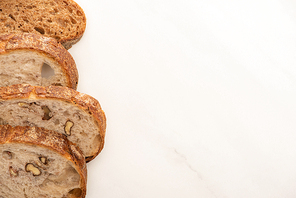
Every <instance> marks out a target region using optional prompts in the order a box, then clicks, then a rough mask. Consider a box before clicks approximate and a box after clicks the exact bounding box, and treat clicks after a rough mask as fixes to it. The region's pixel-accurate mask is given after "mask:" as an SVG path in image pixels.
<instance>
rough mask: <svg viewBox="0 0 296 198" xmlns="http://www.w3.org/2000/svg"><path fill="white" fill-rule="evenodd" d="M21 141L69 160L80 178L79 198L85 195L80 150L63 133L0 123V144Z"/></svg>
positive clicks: (85, 174) (84, 177)
mask: <svg viewBox="0 0 296 198" xmlns="http://www.w3.org/2000/svg"><path fill="white" fill-rule="evenodd" d="M8 143H22V144H31V145H38V146H40V147H45V148H47V149H50V150H53V151H55V152H57V153H59V154H60V155H62V156H63V157H65V158H66V159H68V160H69V161H71V162H72V163H73V164H74V165H75V168H76V170H77V172H78V173H79V175H80V177H81V179H80V183H81V190H82V195H81V198H84V197H85V195H86V182H87V169H86V163H85V159H84V157H83V154H82V152H81V150H80V149H79V148H78V147H77V146H76V145H75V144H73V143H72V142H70V141H69V140H68V139H67V138H66V137H65V136H64V135H62V134H60V133H57V132H55V131H50V130H46V129H43V128H40V127H29V126H16V127H12V126H10V125H0V144H8Z"/></svg>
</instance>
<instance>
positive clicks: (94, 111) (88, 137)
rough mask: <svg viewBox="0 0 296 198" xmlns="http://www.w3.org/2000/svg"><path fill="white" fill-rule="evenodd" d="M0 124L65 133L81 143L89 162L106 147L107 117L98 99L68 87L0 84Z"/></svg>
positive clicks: (72, 139) (79, 144) (70, 138)
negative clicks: (34, 127) (0, 85)
mask: <svg viewBox="0 0 296 198" xmlns="http://www.w3.org/2000/svg"><path fill="white" fill-rule="evenodd" d="M0 124H9V125H12V126H37V127H44V128H46V129H49V130H54V131H57V132H58V133H61V134H64V135H65V136H67V137H68V139H69V140H70V141H71V142H73V143H75V144H77V145H78V146H79V148H80V149H81V150H82V152H83V154H84V155H85V157H86V161H90V160H92V159H93V158H95V157H96V156H97V155H98V154H99V152H100V151H101V150H102V148H103V146H104V137H105V130H106V118H105V114H104V112H103V110H102V109H101V106H100V104H99V102H98V101H97V100H96V99H94V98H93V97H91V96H89V95H86V94H82V93H79V92H77V91H75V90H73V89H70V88H67V87H57V86H50V87H39V86H31V85H13V86H10V87H1V88H0Z"/></svg>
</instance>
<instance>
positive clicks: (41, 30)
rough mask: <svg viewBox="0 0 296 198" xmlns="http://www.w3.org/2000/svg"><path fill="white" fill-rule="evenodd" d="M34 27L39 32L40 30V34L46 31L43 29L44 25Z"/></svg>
mask: <svg viewBox="0 0 296 198" xmlns="http://www.w3.org/2000/svg"><path fill="white" fill-rule="evenodd" d="M34 29H35V30H36V31H37V32H39V33H40V34H44V33H45V31H44V29H43V28H42V27H34Z"/></svg>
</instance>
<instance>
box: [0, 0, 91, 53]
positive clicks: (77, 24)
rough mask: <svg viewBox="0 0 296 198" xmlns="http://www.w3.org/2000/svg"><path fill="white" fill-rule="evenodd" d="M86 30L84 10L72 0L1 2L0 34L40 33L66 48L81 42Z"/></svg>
mask: <svg viewBox="0 0 296 198" xmlns="http://www.w3.org/2000/svg"><path fill="white" fill-rule="evenodd" d="M85 27H86V17H85V14H84V11H83V10H82V8H81V7H80V6H79V5H78V4H77V3H76V2H74V1H73V0H21V1H20V0H1V1H0V34H1V33H16V32H29V33H37V34H42V35H44V36H47V37H52V38H55V39H57V41H58V42H60V43H62V45H63V46H64V47H65V48H66V49H69V48H70V47H71V46H72V45H73V44H75V43H77V42H78V41H79V40H80V38H81V37H82V35H83V33H84V31H85Z"/></svg>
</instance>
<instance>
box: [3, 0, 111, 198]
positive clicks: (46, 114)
mask: <svg viewBox="0 0 296 198" xmlns="http://www.w3.org/2000/svg"><path fill="white" fill-rule="evenodd" d="M85 27H86V17H85V14H84V12H83V10H82V9H81V7H80V6H79V5H78V4H77V3H76V2H74V1H73V0H1V1H0V198H37V197H38V198H83V197H85V196H86V178H87V174H86V162H89V161H91V160H93V159H94V158H95V157H96V156H97V155H98V154H99V153H100V151H101V150H102V148H103V146H104V137H105V131H106V118H105V114H104V112H103V110H102V109H101V106H100V104H99V102H98V101H97V100H96V99H95V98H93V97H91V96H89V95H87V94H83V93H80V92H78V91H76V88H77V83H78V72H77V68H76V65H75V62H74V59H73V57H72V56H71V54H70V53H69V52H68V51H67V49H69V48H70V47H71V46H72V45H73V44H75V43H76V42H78V41H79V40H80V38H81V37H82V35H83V33H84V30H85Z"/></svg>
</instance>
